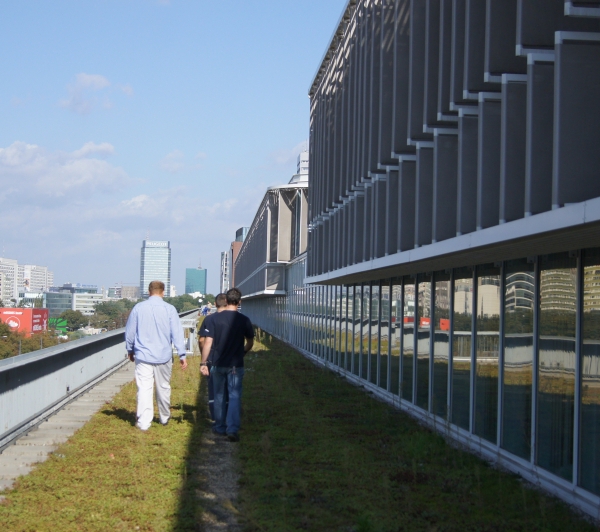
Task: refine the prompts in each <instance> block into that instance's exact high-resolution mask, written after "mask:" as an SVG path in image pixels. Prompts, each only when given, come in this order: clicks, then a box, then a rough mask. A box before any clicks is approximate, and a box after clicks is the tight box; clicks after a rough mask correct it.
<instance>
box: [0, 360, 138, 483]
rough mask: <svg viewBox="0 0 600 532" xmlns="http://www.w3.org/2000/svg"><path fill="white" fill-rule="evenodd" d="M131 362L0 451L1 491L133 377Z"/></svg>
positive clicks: (59, 442) (65, 438)
mask: <svg viewBox="0 0 600 532" xmlns="http://www.w3.org/2000/svg"><path fill="white" fill-rule="evenodd" d="M134 369H135V365H134V364H129V363H128V364H125V366H123V367H122V368H121V369H119V370H118V371H116V372H115V373H113V374H112V375H111V376H110V377H108V378H107V379H105V380H103V381H102V382H100V383H99V384H97V385H96V386H94V387H93V388H92V389H90V390H89V391H88V392H86V393H84V394H82V395H81V396H79V397H78V398H77V399H75V400H74V401H72V402H71V403H69V404H67V406H65V407H64V408H63V409H61V410H59V411H58V412H57V413H56V414H54V415H52V416H51V417H49V418H48V419H47V420H46V421H44V422H43V423H41V424H40V425H38V426H37V427H36V428H35V429H33V430H32V431H31V432H29V433H28V434H27V435H26V436H22V437H21V438H19V439H18V440H17V441H16V442H15V443H14V445H11V446H10V447H7V448H6V449H4V451H3V452H2V453H1V454H0V491H2V490H4V489H7V488H10V487H12V485H13V484H14V481H15V480H16V479H17V477H19V476H21V475H26V474H27V473H29V472H30V471H31V470H32V469H33V468H34V467H35V465H36V464H38V463H39V462H43V461H44V460H46V458H47V457H48V455H49V454H50V453H52V452H53V451H55V450H56V448H57V447H58V446H59V445H60V444H61V443H64V442H66V441H67V440H68V439H69V438H70V437H71V436H72V435H73V434H74V433H75V432H76V431H77V430H79V429H80V428H81V427H83V425H85V423H86V422H87V421H89V420H90V418H91V417H92V416H93V415H94V414H95V413H96V412H98V410H100V408H101V407H102V406H103V405H104V404H106V403H107V402H109V401H110V400H111V399H112V398H113V397H114V396H115V395H116V394H117V392H119V390H120V389H121V387H122V386H123V385H125V384H127V383H128V382H131V381H132V380H133V378H134Z"/></svg>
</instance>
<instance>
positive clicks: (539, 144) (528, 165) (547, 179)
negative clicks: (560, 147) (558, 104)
mask: <svg viewBox="0 0 600 532" xmlns="http://www.w3.org/2000/svg"><path fill="white" fill-rule="evenodd" d="M543 56H545V57H549V59H550V60H545V59H543V58H540V60H539V61H538V60H536V59H535V57H533V56H530V60H529V65H528V67H527V69H528V70H527V133H526V134H527V139H526V142H525V146H526V153H525V216H531V215H532V214H538V213H540V212H544V211H549V210H550V209H551V208H552V144H553V136H552V135H553V134H552V132H553V129H554V113H553V110H554V55H551V56H550V55H549V54H543Z"/></svg>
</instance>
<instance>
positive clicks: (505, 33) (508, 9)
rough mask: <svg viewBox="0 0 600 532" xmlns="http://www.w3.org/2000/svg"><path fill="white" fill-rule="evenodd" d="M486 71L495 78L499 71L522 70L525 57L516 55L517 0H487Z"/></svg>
mask: <svg viewBox="0 0 600 532" xmlns="http://www.w3.org/2000/svg"><path fill="white" fill-rule="evenodd" d="M486 7H487V10H486V21H485V74H484V77H486V78H487V79H488V80H489V81H492V80H495V81H498V80H499V78H500V76H501V75H502V74H506V73H511V74H525V73H526V72H527V58H525V57H521V56H517V55H515V42H516V34H517V0H487V5H486Z"/></svg>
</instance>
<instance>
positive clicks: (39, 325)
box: [0, 308, 48, 334]
mask: <svg viewBox="0 0 600 532" xmlns="http://www.w3.org/2000/svg"><path fill="white" fill-rule="evenodd" d="M0 321H3V322H4V323H6V324H7V325H8V326H9V327H10V328H11V330H12V331H13V332H23V333H25V334H33V333H39V332H44V331H47V330H48V309H47V308H0Z"/></svg>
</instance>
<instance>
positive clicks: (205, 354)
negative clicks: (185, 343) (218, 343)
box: [200, 336, 213, 377]
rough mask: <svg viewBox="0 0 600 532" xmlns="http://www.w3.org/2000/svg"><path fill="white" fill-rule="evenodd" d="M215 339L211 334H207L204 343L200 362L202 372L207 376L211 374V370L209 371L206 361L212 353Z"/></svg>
mask: <svg viewBox="0 0 600 532" xmlns="http://www.w3.org/2000/svg"><path fill="white" fill-rule="evenodd" d="M212 344H213V339H212V338H211V337H210V336H207V337H206V338H205V339H204V345H203V346H202V362H201V363H200V373H202V375H204V376H205V377H208V376H209V375H210V371H208V366H207V365H206V361H207V360H208V355H210V350H211V348H212Z"/></svg>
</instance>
